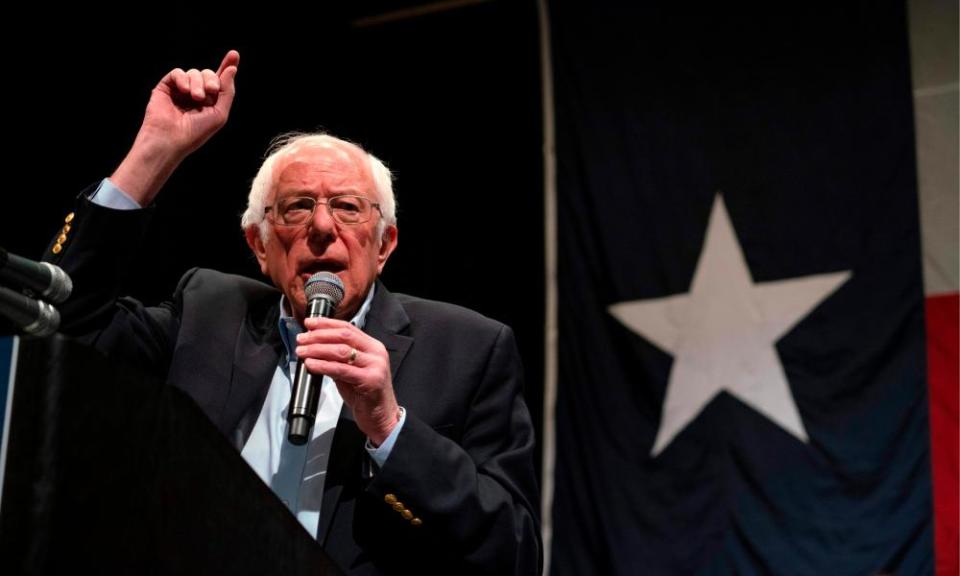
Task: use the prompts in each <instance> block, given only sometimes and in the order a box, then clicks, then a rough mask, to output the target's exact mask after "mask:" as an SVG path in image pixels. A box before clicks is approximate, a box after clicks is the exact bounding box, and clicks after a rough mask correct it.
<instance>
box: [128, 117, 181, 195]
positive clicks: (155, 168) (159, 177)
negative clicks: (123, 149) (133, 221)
mask: <svg viewBox="0 0 960 576" xmlns="http://www.w3.org/2000/svg"><path fill="white" fill-rule="evenodd" d="M182 160H183V157H182V156H180V155H179V154H177V153H176V152H175V151H173V150H171V149H169V148H168V147H166V146H162V145H159V144H157V143H153V142H151V141H150V138H149V137H145V136H144V135H143V134H142V133H141V134H139V135H137V140H136V141H135V142H134V145H133V147H132V148H131V149H130V152H128V153H127V156H126V157H125V158H124V159H123V162H121V163H120V166H118V167H117V169H116V171H114V173H113V174H112V175H111V176H110V180H111V181H112V182H113V183H114V184H116V185H117V187H118V188H120V189H121V190H123V191H124V192H126V193H127V194H128V195H129V196H130V197H131V198H133V199H134V200H136V202H137V203H138V204H140V206H147V205H149V204H150V202H152V201H153V198H154V197H155V196H156V195H157V193H158V192H160V189H161V188H162V187H163V185H164V184H165V183H166V182H167V179H168V178H170V175H171V174H173V171H174V170H176V168H177V166H179V165H180V162H181V161H182Z"/></svg>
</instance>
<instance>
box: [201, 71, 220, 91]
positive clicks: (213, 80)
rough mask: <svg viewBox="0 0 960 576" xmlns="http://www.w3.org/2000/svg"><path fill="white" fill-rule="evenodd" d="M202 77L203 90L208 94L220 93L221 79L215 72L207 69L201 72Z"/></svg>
mask: <svg viewBox="0 0 960 576" xmlns="http://www.w3.org/2000/svg"><path fill="white" fill-rule="evenodd" d="M200 77H201V78H203V90H204V93H206V94H219V93H220V77H219V76H217V73H216V72H214V71H213V70H210V69H206V70H201V71H200Z"/></svg>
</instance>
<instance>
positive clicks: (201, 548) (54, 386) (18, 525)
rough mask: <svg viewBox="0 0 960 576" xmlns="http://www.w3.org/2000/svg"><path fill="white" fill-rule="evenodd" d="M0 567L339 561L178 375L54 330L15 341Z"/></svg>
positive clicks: (178, 568)
mask: <svg viewBox="0 0 960 576" xmlns="http://www.w3.org/2000/svg"><path fill="white" fill-rule="evenodd" d="M15 374H16V378H15V387H14V394H13V404H12V406H13V410H12V412H11V416H10V422H9V442H8V445H7V459H6V466H5V476H4V483H3V494H2V500H0V573H3V574H11V575H12V574H68V573H76V574H90V573H92V574H282V575H284V576H292V575H295V574H331V575H333V574H341V572H340V570H339V569H338V568H336V567H335V566H334V565H333V564H332V563H331V562H330V561H329V560H328V558H327V557H326V555H325V554H324V552H323V550H322V549H321V548H320V547H319V545H318V544H317V543H316V541H314V540H313V539H312V538H310V536H309V535H308V534H307V532H306V531H305V530H303V528H302V527H301V526H300V525H299V523H298V522H297V521H296V519H295V518H294V517H293V515H292V514H290V512H289V511H288V510H287V509H286V508H285V507H284V506H283V504H282V503H281V502H280V501H279V499H277V498H276V497H275V496H274V494H273V493H272V492H271V491H270V489H269V488H268V487H267V486H265V485H264V484H263V483H262V482H261V481H260V480H259V478H257V476H256V475H255V474H254V473H253V471H252V470H251V469H250V468H249V467H248V466H247V464H246V463H245V462H244V461H243V459H242V458H241V457H240V455H239V453H237V451H236V450H235V449H234V448H233V447H232V446H230V445H229V444H228V442H227V440H226V439H225V438H223V437H222V436H221V435H220V433H219V432H218V431H217V430H216V429H215V428H214V427H213V425H212V424H211V423H210V422H209V421H208V420H207V419H206V417H205V416H204V415H203V414H202V413H201V412H200V410H199V408H197V407H196V406H195V405H194V404H193V402H192V400H190V399H189V398H188V397H187V396H185V395H184V394H183V393H182V392H181V391H179V390H178V389H176V388H174V387H172V386H167V385H165V384H163V383H162V382H159V381H157V380H154V379H151V378H149V377H146V376H144V375H143V374H141V373H139V372H138V371H137V370H136V369H135V368H134V367H130V366H123V365H117V364H115V363H112V362H109V361H107V360H106V359H105V358H103V357H102V356H100V355H99V354H97V353H96V352H95V351H93V350H91V349H89V348H87V347H85V346H82V345H80V344H78V343H76V342H73V341H71V340H69V339H67V338H64V337H61V336H54V337H51V338H47V339H43V340H33V341H30V340H23V341H21V342H20V347H19V354H18V357H17V365H16V372H15Z"/></svg>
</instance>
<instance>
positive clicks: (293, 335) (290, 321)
mask: <svg viewBox="0 0 960 576" xmlns="http://www.w3.org/2000/svg"><path fill="white" fill-rule="evenodd" d="M376 290H377V285H376V284H371V285H370V290H369V291H368V292H367V297H366V298H365V299H364V300H363V304H362V305H361V306H360V309H359V310H357V313H356V314H354V315H353V318H351V319H350V323H351V324H353V325H354V326H356V327H357V328H359V329H361V330H363V327H364V325H365V324H366V323H367V313H368V312H370V306H371V305H372V304H373V293H374V292H376ZM287 308H288V306H287V297H286V296H280V318H279V320H277V322H278V324H279V325H280V340H282V341H283V347H284V348H285V349H286V351H287V358H288V359H292V358H296V357H297V355H296V353H295V352H294V351H295V350H296V347H297V334H299V333H301V332H303V326H301V325H300V323H299V322H297V319H296V318H294V317H293V316H291V315H290V314H289V313H288V312H287Z"/></svg>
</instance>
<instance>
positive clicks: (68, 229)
mask: <svg viewBox="0 0 960 576" xmlns="http://www.w3.org/2000/svg"><path fill="white" fill-rule="evenodd" d="M69 231H70V225H69V224H64V225H63V230H62V232H63V233H64V234H66V233H67V232H69Z"/></svg>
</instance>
